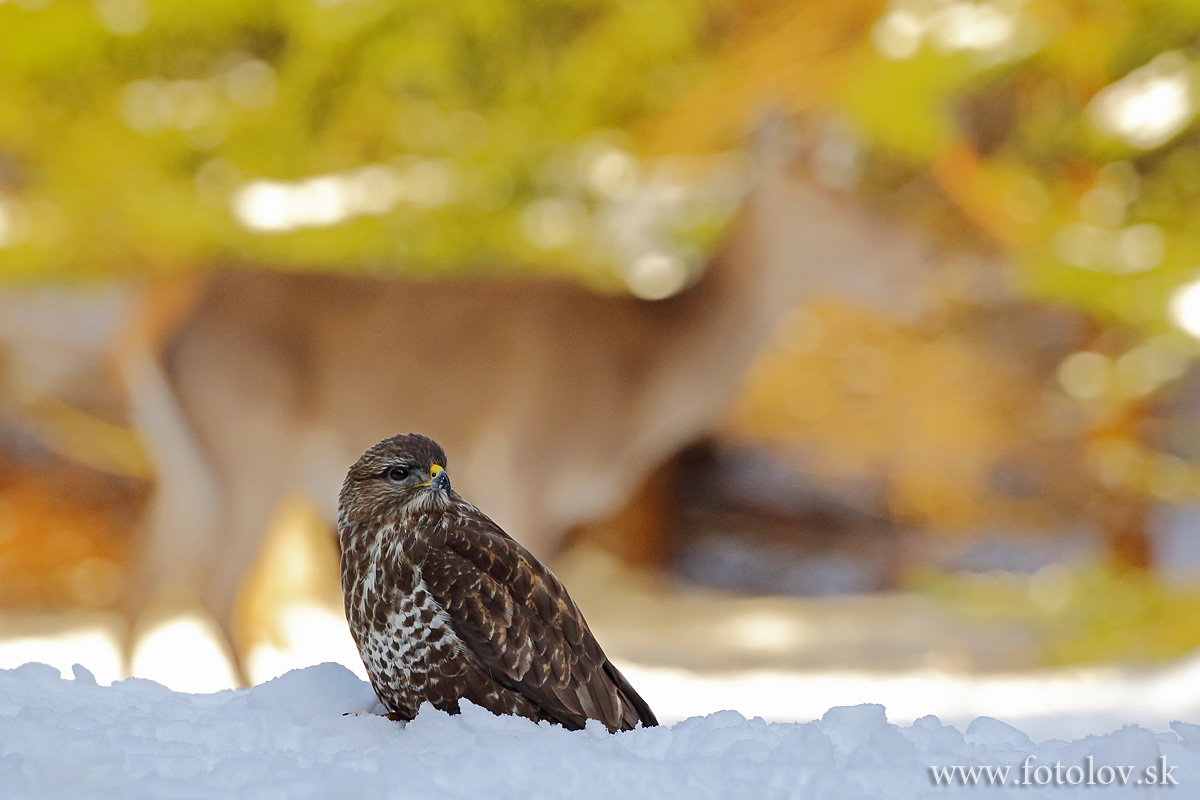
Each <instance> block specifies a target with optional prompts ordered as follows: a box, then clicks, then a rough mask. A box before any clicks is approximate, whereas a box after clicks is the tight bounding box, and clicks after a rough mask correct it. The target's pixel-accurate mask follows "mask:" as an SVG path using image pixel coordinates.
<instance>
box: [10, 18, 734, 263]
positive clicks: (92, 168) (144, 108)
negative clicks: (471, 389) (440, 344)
mask: <svg viewBox="0 0 1200 800" xmlns="http://www.w3.org/2000/svg"><path fill="white" fill-rule="evenodd" d="M714 9H715V6H714V3H712V2H708V0H685V1H684V2H675V1H674V0H644V1H642V2H637V3H626V2H617V1H616V0H536V1H534V2H521V3H507V2H494V0H457V1H456V2H453V3H432V2H407V1H405V0H346V1H345V2H321V1H320V0H297V2H230V1H229V0H202V1H201V2H193V1H192V0H188V1H187V2H184V1H183V0H161V2H153V3H149V4H146V3H144V2H143V0H96V2H83V0H47V1H45V2H36V0H29V2H25V3H22V4H19V3H16V2H9V3H0V201H2V202H4V203H6V205H4V206H3V207H0V211H4V210H5V209H7V211H6V213H5V214H4V215H2V216H4V220H0V221H5V223H6V225H5V227H6V228H7V230H8V239H9V240H10V244H11V246H9V247H8V248H3V247H0V270H2V274H4V275H6V276H8V277H20V276H30V277H46V276H60V277H61V276H88V275H99V274H112V273H117V274H131V273H143V272H152V273H153V272H168V271H173V270H180V269H189V268H193V267H197V266H205V265H211V264H212V263H214V262H215V263H221V262H229V263H231V264H233V265H239V264H241V265H247V264H249V265H255V264H257V265H266V266H279V267H287V268H296V269H308V268H313V269H317V268H319V269H351V270H353V269H378V270H390V269H397V268H407V269H415V270H430V271H435V272H436V271H440V270H445V269H449V268H462V267H478V268H489V267H490V268H500V267H502V266H511V265H513V264H521V265H526V266H529V267H533V268H538V267H542V268H547V269H555V270H565V271H567V272H572V273H575V274H578V275H581V276H582V277H585V278H589V279H593V280H595V279H603V277H604V275H605V274H606V273H607V270H608V268H609V266H610V265H609V264H608V263H605V260H604V259H603V258H597V257H596V256H595V255H594V254H591V253H589V249H590V244H591V243H590V242H589V241H588V240H587V238H586V237H577V240H576V241H574V242H573V243H571V244H569V245H564V246H561V247H553V246H549V247H546V246H543V247H538V246H534V245H532V244H531V243H530V241H529V238H528V237H527V236H525V235H522V229H521V212H522V210H523V209H524V208H525V207H526V206H527V205H528V204H529V203H531V202H533V201H534V200H536V199H538V198H541V197H544V196H547V195H559V194H564V193H566V194H569V193H572V192H574V193H575V194H579V195H581V197H580V200H581V202H583V204H584V206H585V208H590V207H591V205H592V204H593V203H594V198H592V197H590V196H586V195H585V194H583V193H581V192H580V190H579V189H578V187H575V186H563V185H561V183H562V181H561V180H558V179H556V178H555V176H554V175H553V174H552V173H553V170H552V168H551V167H552V166H553V164H554V163H555V160H556V159H557V160H559V161H561V160H562V159H569V158H572V157H574V155H575V153H576V149H577V148H578V146H579V145H580V143H581V142H585V141H586V140H588V138H589V137H590V136H592V135H593V134H595V133H596V132H597V131H607V130H621V129H624V128H626V127H627V126H629V125H630V124H631V122H632V121H633V120H635V119H637V118H639V117H640V116H643V115H645V114H648V113H651V112H653V111H654V109H656V108H658V107H660V106H661V105H662V104H663V103H665V102H668V101H670V100H671V99H672V94H671V92H672V88H673V87H674V86H675V85H676V83H677V81H676V80H675V78H674V76H675V75H676V73H677V71H678V68H679V66H680V65H681V64H686V63H688V62H689V61H691V60H694V59H695V58H697V57H698V56H699V55H701V54H702V52H703V50H704V48H705V47H706V46H708V45H707V44H706V42H707V34H708V26H709V25H710V24H711V21H712V18H713V13H714ZM369 165H384V166H385V167H387V169H388V170H391V172H390V173H387V174H391V175H392V176H393V177H395V176H396V175H399V177H400V181H401V183H403V181H404V180H407V181H408V183H407V184H404V185H401V186H400V189H399V190H397V189H396V186H395V185H392V186H391V189H390V191H392V192H393V194H396V193H397V192H399V196H400V198H399V199H395V200H393V202H391V203H382V204H381V205H380V207H379V208H377V209H376V210H375V211H372V212H371V213H346V214H345V215H344V216H345V221H339V223H338V224H324V225H311V226H307V227H306V226H304V225H299V226H295V227H294V228H292V229H289V230H286V231H282V230H281V231H270V232H265V233H264V232H259V231H254V230H248V229H247V228H246V227H245V226H244V225H241V224H239V222H238V218H237V215H236V214H235V213H233V210H234V208H233V205H231V204H233V203H236V197H237V195H236V190H237V189H238V188H239V187H243V188H244V187H245V186H246V185H248V184H249V183H250V182H252V181H254V180H258V179H267V180H272V181H293V182H300V181H303V180H306V179H309V178H312V177H314V176H322V175H342V174H346V173H348V171H352V170H356V169H359V168H362V167H365V166H369ZM414 165H416V171H415V172H413V173H411V174H406V173H404V170H406V169H410V168H412V167H413V166H414ZM422 170H423V172H422ZM376 177H378V175H377V176H376ZM395 183H396V181H395V180H393V184H395ZM296 185H298V183H295V184H293V188H294V187H295V186H296ZM376 188H378V187H376ZM405 192H407V194H405ZM383 206H386V208H383ZM0 238H3V237H0Z"/></svg>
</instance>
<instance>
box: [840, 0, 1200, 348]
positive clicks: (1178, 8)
mask: <svg viewBox="0 0 1200 800" xmlns="http://www.w3.org/2000/svg"><path fill="white" fill-rule="evenodd" d="M952 5H953V8H954V9H955V10H956V12H962V10H963V9H964V8H972V9H975V10H979V9H983V10H984V12H986V13H981V14H979V15H976V16H970V15H965V12H964V14H962V15H960V17H958V18H957V19H958V20H959V23H960V24H959V25H958V27H955V25H953V24H951V22H950V18H951V12H949V11H947V9H949V8H951V6H952ZM992 12H996V13H992ZM989 15H990V16H989ZM968 17H969V18H970V19H972V20H974V22H973V23H972V25H975V27H971V25H967V24H964V23H963V22H962V20H964V19H967V18H968ZM981 20H982V21H981ZM987 25H1002V26H1006V25H1008V26H1011V31H1010V34H1011V35H1009V36H1008V37H1007V38H1006V39H1004V38H1003V37H1000V36H999V35H996V37H995V38H996V41H995V42H994V43H992V44H988V42H987V36H988V35H990V34H994V33H995V32H996V31H997V30H1001V31H1004V30H1008V29H1007V28H1000V29H997V28H995V27H992V28H988V27H987ZM914 31H915V33H914ZM989 32H990V33H989ZM1198 33H1200V5H1197V4H1196V3H1193V2H1186V0H1141V1H1140V2H1127V0H1089V1H1088V2H1082V1H1081V0H1030V1H1029V2H1025V3H1021V2H1011V3H1004V2H976V3H973V4H966V5H963V4H948V3H939V2H932V1H931V2H920V1H919V0H892V2H891V3H890V4H889V6H888V10H887V11H886V12H885V14H884V16H883V17H882V18H881V19H880V21H879V23H878V24H877V26H876V30H875V44H876V47H875V52H874V54H873V55H872V57H871V58H868V59H866V60H865V61H864V63H863V66H862V67H861V68H860V70H859V72H858V73H857V74H855V75H853V76H851V77H850V78H848V79H847V81H846V83H845V89H844V90H843V91H842V92H841V94H840V96H839V97H838V98H837V99H836V101H835V104H836V105H837V106H838V107H840V108H841V109H842V110H843V111H844V112H845V113H846V114H847V115H848V116H849V117H850V118H851V119H852V120H853V121H854V122H855V123H856V124H857V126H858V127H859V129H860V131H861V132H862V133H863V135H864V137H865V138H866V140H867V144H868V149H869V157H868V163H867V166H866V169H865V174H866V175H867V180H868V185H869V189H870V190H872V191H874V192H876V193H878V194H880V195H881V196H882V197H883V198H885V200H886V199H887V198H890V197H895V198H896V199H897V201H898V204H899V207H901V208H905V207H913V206H916V207H921V208H925V209H926V210H927V212H928V209H929V208H938V207H940V208H941V209H942V210H941V215H940V217H938V218H937V219H936V222H937V224H938V225H939V226H940V227H941V228H942V229H943V231H944V232H945V233H947V234H948V235H950V236H951V237H952V238H953V237H956V236H957V237H960V238H961V235H962V233H963V231H964V230H974V231H975V232H976V234H977V237H976V238H982V239H983V240H985V241H989V242H990V243H991V244H993V245H994V244H996V243H999V244H1000V245H1001V247H1002V248H1003V249H1005V250H1007V251H1008V253H1009V254H1010V255H1011V256H1012V261H1013V262H1014V263H1015V264H1016V265H1017V268H1018V283H1019V285H1020V286H1021V287H1022V288H1023V290H1024V291H1026V292H1028V293H1032V294H1034V295H1037V296H1042V297H1047V298H1051V299H1054V300H1058V301H1063V302H1066V303H1069V304H1072V305H1076V306H1081V307H1083V308H1086V309H1088V310H1089V311H1091V312H1093V313H1095V314H1097V315H1099V316H1100V317H1101V318H1105V319H1108V320H1111V321H1114V322H1119V323H1123V324H1132V325H1135V326H1140V327H1143V328H1144V329H1148V330H1151V331H1153V330H1155V329H1159V328H1164V327H1166V325H1167V323H1168V314H1167V311H1168V307H1169V304H1170V297H1171V294H1172V292H1173V291H1174V290H1175V289H1176V288H1177V287H1178V286H1180V285H1181V284H1183V283H1187V282H1190V281H1192V280H1195V279H1196V277H1197V273H1198V272H1200V236H1198V234H1197V226H1196V225H1195V223H1194V220H1193V217H1194V209H1195V208H1196V206H1197V204H1198V203H1200V135H1198V134H1197V131H1196V126H1195V125H1194V124H1193V119H1192V118H1193V117H1194V115H1195V110H1196V105H1197V100H1198V99H1200V61H1198V57H1200V51H1198V50H1197V48H1196V45H1195V42H1196V41H1197V34H1198ZM972 36H974V37H975V40H974V41H972V38H971V37H972ZM1164 54H1166V55H1165V56H1164ZM1150 73H1154V74H1156V75H1159V76H1160V77H1162V76H1166V77H1167V78H1168V79H1169V81H1174V83H1170V82H1168V83H1165V84H1162V85H1160V86H1159V87H1158V89H1159V94H1158V95H1156V96H1154V97H1153V98H1151V93H1149V92H1147V93H1142V94H1140V95H1139V98H1140V99H1139V100H1137V101H1135V102H1134V103H1133V104H1132V105H1131V104H1128V103H1126V104H1125V105H1124V106H1121V108H1123V109H1124V110H1123V112H1121V113H1123V114H1124V115H1125V119H1124V125H1125V127H1126V129H1127V130H1126V132H1125V133H1123V132H1122V130H1121V128H1122V124H1121V123H1120V122H1119V121H1114V120H1117V119H1118V118H1119V117H1120V116H1121V113H1118V111H1117V108H1118V106H1120V104H1119V103H1117V102H1115V101H1114V102H1113V103H1112V104H1111V105H1107V106H1106V105H1105V97H1111V95H1112V92H1110V91H1109V87H1113V86H1114V85H1129V84H1132V83H1134V82H1135V81H1136V79H1137V77H1138V76H1139V75H1140V76H1142V77H1149V75H1150ZM1168 87H1169V88H1168ZM1106 92H1108V94H1106ZM1172 92H1174V94H1172ZM1133 94H1137V93H1133ZM1137 102H1141V103H1142V105H1141V106H1140V107H1138V106H1137ZM1106 109H1107V111H1106ZM1173 114H1174V115H1178V116H1179V119H1178V120H1176V122H1174V123H1171V122H1170V120H1171V119H1172V115H1173ZM1156 125H1159V126H1160V127H1161V130H1162V135H1161V136H1154V135H1151V134H1152V133H1153V129H1154V128H1155V126H1156ZM1139 131H1140V133H1139ZM1139 136H1140V137H1141V138H1139ZM1110 165H1116V171H1118V172H1120V175H1121V176H1122V179H1123V184H1122V185H1120V186H1114V185H1113V184H1112V182H1111V181H1109V182H1108V183H1106V180H1107V179H1108V178H1111V177H1112V175H1113V173H1114V168H1113V167H1111V166H1110ZM1106 167H1108V169H1107V170H1106ZM923 175H932V176H933V177H934V178H935V182H936V185H937V191H934V192H928V191H927V192H924V193H923V194H922V195H921V197H920V201H919V202H917V203H913V197H912V195H913V186H914V182H915V181H917V180H918V179H919V178H920V177H921V176H923ZM1137 226H1142V227H1137ZM1131 228H1133V229H1135V230H1134V232H1133V233H1128V234H1127V235H1126V238H1125V239H1122V238H1121V237H1122V235H1123V234H1126V232H1127V231H1129V230H1130V229H1131ZM1139 236H1140V237H1142V238H1140V239H1139V238H1138V237H1139ZM1131 253H1132V255H1131Z"/></svg>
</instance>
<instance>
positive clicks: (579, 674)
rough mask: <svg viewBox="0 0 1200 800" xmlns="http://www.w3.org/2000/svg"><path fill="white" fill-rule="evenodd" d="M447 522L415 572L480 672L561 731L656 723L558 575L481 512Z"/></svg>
mask: <svg viewBox="0 0 1200 800" xmlns="http://www.w3.org/2000/svg"><path fill="white" fill-rule="evenodd" d="M457 523H458V524H452V525H451V526H450V527H449V529H448V530H447V533H446V539H445V544H444V546H441V547H431V548H430V550H429V551H428V552H427V554H426V555H425V557H424V559H423V562H422V565H421V573H422V579H423V580H424V582H425V585H426V588H427V589H428V590H429V591H430V593H431V594H432V595H433V596H434V598H435V599H436V600H437V601H438V603H439V604H440V605H441V606H442V608H444V609H446V612H447V614H449V616H450V618H451V622H452V625H453V627H454V631H455V633H456V634H457V635H458V637H459V639H460V640H462V642H463V644H464V645H465V646H466V647H467V649H468V650H470V651H471V653H473V654H474V656H475V658H476V659H477V660H478V661H479V663H480V665H481V666H482V668H483V669H484V670H485V671H486V672H487V674H489V675H490V676H491V677H492V679H493V680H494V681H495V682H496V683H498V684H500V685H501V686H503V687H505V688H507V689H510V690H512V691H514V692H517V693H519V694H521V695H522V696H523V697H525V698H526V699H527V700H529V701H530V702H531V703H533V704H534V705H535V706H537V707H538V708H539V709H540V710H541V712H542V713H543V714H544V716H545V717H546V718H547V719H550V720H553V721H554V722H557V723H559V724H561V725H563V726H564V727H567V728H582V727H583V725H584V723H585V722H586V721H587V720H588V719H597V720H600V721H601V722H602V723H603V724H604V725H605V726H606V727H607V728H608V729H609V730H624V729H630V728H632V727H634V725H636V724H637V723H638V722H641V723H642V724H643V725H655V724H657V721H656V720H655V719H654V714H653V713H651V711H650V708H649V706H647V705H646V703H645V701H644V700H642V698H641V697H639V696H638V695H637V693H636V692H635V691H634V690H633V688H632V687H631V686H630V685H629V682H628V681H626V680H625V679H624V677H623V676H622V675H621V674H620V672H618V671H617V670H616V668H615V667H612V665H611V664H610V663H609V661H608V658H607V657H606V656H605V655H604V651H603V650H602V649H601V648H600V645H599V643H597V642H596V639H595V637H594V636H593V635H592V632H591V630H589V629H588V626H587V622H586V621H585V620H584V618H583V615H582V614H581V613H580V611H579V608H578V607H577V606H576V605H575V603H574V601H573V600H571V597H570V596H569V595H568V594H567V591H566V589H565V588H563V585H562V584H561V583H559V581H558V579H557V578H555V577H554V575H553V574H552V573H551V572H550V571H549V570H547V569H546V568H545V567H544V566H542V565H541V564H540V563H539V562H538V561H537V559H535V558H534V557H533V556H532V555H531V554H530V553H529V552H528V551H527V550H525V548H524V547H522V546H521V545H520V544H518V543H517V542H516V541H514V540H513V539H512V538H510V537H509V536H508V535H507V534H505V533H504V531H502V530H501V529H500V527H499V526H497V525H496V524H495V523H494V522H492V521H491V520H490V519H488V518H487V517H485V516H483V515H482V514H464V515H462V516H460V517H459V518H458V519H457ZM468 699H470V698H469V697H468Z"/></svg>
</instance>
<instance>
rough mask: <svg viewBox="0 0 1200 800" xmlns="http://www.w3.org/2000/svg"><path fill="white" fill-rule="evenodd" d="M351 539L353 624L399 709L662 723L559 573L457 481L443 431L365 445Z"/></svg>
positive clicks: (342, 512) (347, 570)
mask: <svg viewBox="0 0 1200 800" xmlns="http://www.w3.org/2000/svg"><path fill="white" fill-rule="evenodd" d="M338 541H339V544H340V547H341V564H342V592H343V595H344V598H345V602H346V618H347V620H348V621H349V623H350V632H351V633H352V634H353V636H354V641H355V643H356V644H357V645H358V652H359V655H361V656H362V660H363V663H364V664H365V665H366V667H367V673H368V674H369V675H370V678H371V685H372V686H373V687H374V688H375V693H376V694H377V695H378V696H379V699H380V701H381V702H382V703H383V705H384V706H386V707H387V709H388V711H389V712H390V713H389V714H388V716H390V717H392V718H393V719H404V720H410V719H412V718H413V717H414V716H416V713H417V710H418V708H419V707H420V706H421V704H422V703H423V702H426V701H428V702H429V703H431V704H432V705H433V706H434V707H435V708H439V709H442V710H443V711H448V712H450V713H457V712H458V710H459V701H460V700H463V699H465V700H469V701H471V702H472V703H474V704H476V705H478V706H482V707H484V708H486V709H488V710H489V711H491V712H493V713H495V714H517V715H520V716H523V717H528V718H530V719H533V720H550V721H551V722H555V723H558V724H559V725H562V726H563V727H565V728H570V729H579V728H582V727H583V726H584V724H585V723H586V721H587V720H589V719H596V720H599V721H600V722H602V723H603V724H604V725H605V727H607V728H608V729H609V731H618V730H630V729H632V728H633V727H634V726H635V725H637V724H638V723H639V722H640V723H641V724H642V725H643V726H649V725H657V724H658V722H657V720H655V718H654V713H653V712H652V711H651V710H650V707H649V706H648V705H647V704H646V701H645V700H643V699H642V698H641V697H640V696H639V695H638V693H637V692H636V691H634V689H633V687H632V686H630V685H629V681H627V680H626V679H625V676H623V675H622V674H621V673H620V672H619V671H618V670H617V668H616V667H615V666H613V664H612V662H610V661H609V660H608V658H607V657H606V656H605V655H604V651H603V650H601V649H600V645H599V644H598V643H597V642H596V639H595V637H594V636H592V632H591V631H590V630H589V629H588V625H587V622H585V621H584V619H583V615H582V614H581V613H580V612H579V609H578V608H577V607H576V605H575V603H574V601H572V600H571V597H570V595H568V594H567V590H566V589H565V588H563V585H562V584H561V583H559V581H558V579H557V578H555V577H554V575H553V574H552V573H551V572H550V570H548V569H546V568H545V567H544V566H542V564H541V563H539V562H538V560H537V559H536V558H534V557H533V556H532V555H531V554H530V553H529V551H527V550H526V549H525V548H524V547H522V546H521V545H520V544H518V543H517V542H516V541H514V540H513V539H512V537H510V536H509V535H508V534H506V533H505V532H504V531H503V530H501V529H500V526H498V525H497V524H496V523H494V522H492V520H490V519H489V518H488V517H487V516H486V515H485V514H483V513H482V512H481V511H480V510H479V509H477V508H475V506H473V505H471V504H470V503H468V502H467V501H465V500H463V499H462V497H460V496H459V495H458V493H457V492H455V491H454V490H453V489H451V488H450V476H449V474H448V473H447V472H446V454H445V453H444V452H443V451H442V448H441V447H439V446H438V444H437V443H436V442H434V441H433V440H432V439H429V438H427V437H425V436H421V435H419V434H414V433H410V434H406V435H400V436H393V437H392V438H390V439H385V440H384V441H382V442H380V443H379V444H377V445H375V446H374V447H372V448H370V449H369V450H367V451H366V452H365V453H363V455H362V457H361V458H360V459H359V460H358V461H357V463H355V464H354V466H353V467H351V468H350V471H349V473H348V474H347V475H346V480H345V483H344V484H343V485H342V491H341V495H340V497H339V503H338Z"/></svg>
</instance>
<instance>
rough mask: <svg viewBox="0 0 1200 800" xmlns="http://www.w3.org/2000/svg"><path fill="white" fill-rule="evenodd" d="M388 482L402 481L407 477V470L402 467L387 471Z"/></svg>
mask: <svg viewBox="0 0 1200 800" xmlns="http://www.w3.org/2000/svg"><path fill="white" fill-rule="evenodd" d="M387 476H388V480H392V481H397V482H399V481H402V480H404V479H406V478H407V477H408V470H406V469H405V468H404V467H392V468H391V469H389V470H388V471H387Z"/></svg>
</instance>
